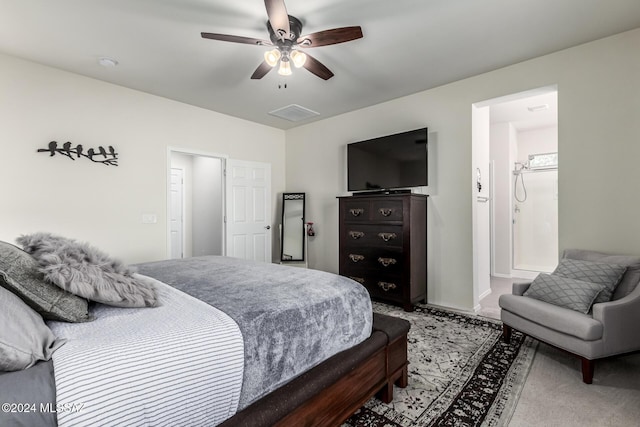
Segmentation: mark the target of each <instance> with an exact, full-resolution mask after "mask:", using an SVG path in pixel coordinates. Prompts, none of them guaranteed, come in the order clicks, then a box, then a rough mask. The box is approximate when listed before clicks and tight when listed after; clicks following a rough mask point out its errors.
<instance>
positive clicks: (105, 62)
mask: <svg viewBox="0 0 640 427" xmlns="http://www.w3.org/2000/svg"><path fill="white" fill-rule="evenodd" d="M98 64H100V65H102V66H103V67H107V68H113V67H115V66H116V65H118V61H116V60H115V59H112V58H107V57H106V56H102V57H100V58H98Z"/></svg>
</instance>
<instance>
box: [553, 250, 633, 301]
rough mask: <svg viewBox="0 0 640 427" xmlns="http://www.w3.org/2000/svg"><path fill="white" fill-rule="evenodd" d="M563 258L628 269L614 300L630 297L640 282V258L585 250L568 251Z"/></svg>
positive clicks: (614, 295) (614, 294) (617, 288)
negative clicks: (621, 266)
mask: <svg viewBox="0 0 640 427" xmlns="http://www.w3.org/2000/svg"><path fill="white" fill-rule="evenodd" d="M563 258H570V259H581V260H584V261H595V262H605V263H608V264H618V265H623V266H625V267H627V271H626V272H625V273H624V276H622V279H621V280H620V283H619V284H618V286H617V287H616V290H615V292H614V293H613V298H611V299H612V300H619V299H620V298H624V297H626V296H627V295H629V294H630V293H631V292H632V291H633V290H634V289H635V288H636V286H637V285H638V283H639V282H640V257H635V256H627V255H611V254H605V253H602V252H595V251H589V250H583V249H566V250H565V251H564V254H563Z"/></svg>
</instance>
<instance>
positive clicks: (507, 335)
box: [502, 323, 511, 344]
mask: <svg viewBox="0 0 640 427" xmlns="http://www.w3.org/2000/svg"><path fill="white" fill-rule="evenodd" d="M502 339H503V340H504V342H505V343H507V344H509V343H510V342H511V326H509V325H505V324H504V323H503V324H502Z"/></svg>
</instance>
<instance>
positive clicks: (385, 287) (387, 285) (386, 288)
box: [378, 282, 397, 292]
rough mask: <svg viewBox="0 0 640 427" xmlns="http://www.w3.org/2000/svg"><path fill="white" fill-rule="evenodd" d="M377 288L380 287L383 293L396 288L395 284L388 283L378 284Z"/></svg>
mask: <svg viewBox="0 0 640 427" xmlns="http://www.w3.org/2000/svg"><path fill="white" fill-rule="evenodd" d="M378 286H379V287H381V288H382V290H383V291H385V292H389V291H391V290H394V289H395V288H397V286H396V284H395V283H389V282H378Z"/></svg>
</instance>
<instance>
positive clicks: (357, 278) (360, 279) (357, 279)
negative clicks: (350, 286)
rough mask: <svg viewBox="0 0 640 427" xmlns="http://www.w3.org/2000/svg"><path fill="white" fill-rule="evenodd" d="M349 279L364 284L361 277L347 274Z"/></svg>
mask: <svg viewBox="0 0 640 427" xmlns="http://www.w3.org/2000/svg"><path fill="white" fill-rule="evenodd" d="M349 279H351V280H355V281H356V282H358V283H360V284H361V285H364V279H363V278H362V277H355V276H349Z"/></svg>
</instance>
